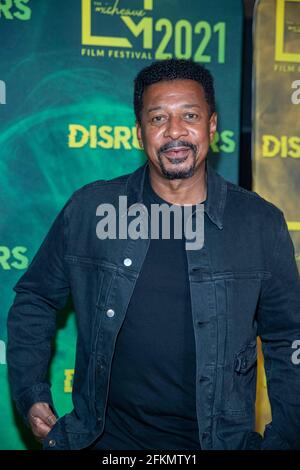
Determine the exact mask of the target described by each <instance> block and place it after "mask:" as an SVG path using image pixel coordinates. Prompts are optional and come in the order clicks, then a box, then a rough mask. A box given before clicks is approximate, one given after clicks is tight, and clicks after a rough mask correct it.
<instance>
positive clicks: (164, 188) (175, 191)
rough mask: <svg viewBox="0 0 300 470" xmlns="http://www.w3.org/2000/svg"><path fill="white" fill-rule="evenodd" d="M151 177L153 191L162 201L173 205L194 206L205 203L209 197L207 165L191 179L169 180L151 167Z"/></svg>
mask: <svg viewBox="0 0 300 470" xmlns="http://www.w3.org/2000/svg"><path fill="white" fill-rule="evenodd" d="M149 177H150V183H151V186H152V188H153V190H154V191H155V192H156V194H158V195H159V196H160V197H161V198H162V199H164V200H165V201H168V202H169V203H171V204H178V205H185V204H186V205H194V204H198V203H201V202H204V201H205V199H206V195H207V181H206V180H207V178H206V169H205V163H204V164H203V166H202V167H201V171H198V172H197V174H194V175H193V176H191V177H190V178H182V179H174V180H168V179H167V178H166V177H164V176H163V175H158V174H157V172H156V171H155V170H153V168H151V166H150V165H149Z"/></svg>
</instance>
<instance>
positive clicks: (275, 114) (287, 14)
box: [253, 0, 300, 430]
mask: <svg viewBox="0 0 300 470" xmlns="http://www.w3.org/2000/svg"><path fill="white" fill-rule="evenodd" d="M253 84H254V86H253V90H254V99H253V106H254V109H253V124H254V133H253V181H254V187H253V189H254V190H255V191H257V192H258V193H259V194H260V195H261V196H263V197H264V198H266V199H267V200H269V201H271V202H273V203H274V204H275V205H276V206H278V207H279V208H280V209H281V210H282V211H283V212H284V214H285V217H286V220H287V222H288V227H289V230H290V234H291V237H292V239H293V242H294V246H295V253H296V260H297V264H298V268H299V269H300V197H299V181H300V0H259V1H257V3H256V7H255V18H254V75H253ZM259 384H260V386H259V394H260V400H259V407H258V410H257V411H258V414H257V418H258V420H257V423H258V428H259V430H261V429H263V427H264V424H265V423H266V422H269V421H270V420H271V414H270V407H269V403H268V399H267V389H266V381H265V376H264V374H263V372H262V370H260V373H259Z"/></svg>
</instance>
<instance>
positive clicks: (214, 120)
mask: <svg viewBox="0 0 300 470" xmlns="http://www.w3.org/2000/svg"><path fill="white" fill-rule="evenodd" d="M217 124H218V116H217V113H212V115H211V116H210V118H209V140H210V142H212V141H213V138H214V135H215V132H216V130H217Z"/></svg>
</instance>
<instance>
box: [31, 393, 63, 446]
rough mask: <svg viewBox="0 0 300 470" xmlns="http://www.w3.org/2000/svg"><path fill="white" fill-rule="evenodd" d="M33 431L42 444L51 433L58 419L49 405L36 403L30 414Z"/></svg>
mask: <svg viewBox="0 0 300 470" xmlns="http://www.w3.org/2000/svg"><path fill="white" fill-rule="evenodd" d="M28 420H29V424H30V427H31V430H32V432H33V434H34V436H35V437H36V438H37V440H38V441H40V442H42V440H43V439H45V437H46V436H47V434H48V433H49V432H50V431H51V428H53V426H54V424H55V423H56V421H57V419H56V416H55V415H54V414H53V411H52V410H51V408H50V406H49V405H48V403H41V402H39V403H35V404H34V405H32V407H31V408H30V410H29V412H28Z"/></svg>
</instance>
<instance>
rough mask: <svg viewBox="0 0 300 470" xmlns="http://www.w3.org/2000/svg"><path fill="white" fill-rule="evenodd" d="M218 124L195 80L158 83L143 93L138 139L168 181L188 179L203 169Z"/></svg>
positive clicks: (200, 87)
mask: <svg viewBox="0 0 300 470" xmlns="http://www.w3.org/2000/svg"><path fill="white" fill-rule="evenodd" d="M216 125H217V116H216V114H215V113H214V114H213V115H212V116H210V111H209V106H208V104H207V102H206V100H205V96H204V90H203V88H202V86H201V85H200V84H199V83H197V82H195V81H193V80H173V81H165V82H159V83H155V84H154V85H150V86H149V87H148V88H146V90H145V91H144V94H143V109H142V113H141V124H137V134H138V139H139V141H140V142H142V144H143V147H144V149H145V152H146V155H147V156H148V159H149V163H150V165H153V166H154V167H155V169H156V170H157V171H158V172H159V173H160V174H162V175H164V177H166V178H168V179H180V178H189V177H191V176H193V175H194V174H195V172H197V170H199V169H200V168H201V166H202V165H203V163H204V161H205V157H206V155H207V152H208V149H209V144H210V142H211V141H212V139H213V136H214V133H215V130H216Z"/></svg>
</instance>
